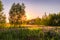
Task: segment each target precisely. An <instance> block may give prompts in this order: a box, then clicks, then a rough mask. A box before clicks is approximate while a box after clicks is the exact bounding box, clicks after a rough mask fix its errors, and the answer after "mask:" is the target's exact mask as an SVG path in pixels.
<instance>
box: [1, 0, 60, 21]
mask: <svg viewBox="0 0 60 40" xmlns="http://www.w3.org/2000/svg"><path fill="white" fill-rule="evenodd" d="M2 2H3V5H4V13H5V14H6V15H7V16H6V17H7V21H8V16H9V14H8V13H9V10H10V8H11V6H12V4H13V3H14V2H15V3H20V4H21V3H24V4H25V7H26V8H25V13H26V15H27V19H33V18H36V17H38V16H39V17H42V16H43V15H44V14H45V12H46V14H47V15H48V14H49V13H58V12H60V0H2Z"/></svg>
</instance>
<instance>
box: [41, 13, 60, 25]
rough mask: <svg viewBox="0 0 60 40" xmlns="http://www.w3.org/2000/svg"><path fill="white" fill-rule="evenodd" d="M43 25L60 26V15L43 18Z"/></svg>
mask: <svg viewBox="0 0 60 40" xmlns="http://www.w3.org/2000/svg"><path fill="white" fill-rule="evenodd" d="M41 24H42V25H48V26H60V13H58V14H55V13H54V14H49V15H48V16H46V17H44V18H42V20H41Z"/></svg>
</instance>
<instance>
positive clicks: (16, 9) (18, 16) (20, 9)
mask: <svg viewBox="0 0 60 40" xmlns="http://www.w3.org/2000/svg"><path fill="white" fill-rule="evenodd" d="M9 16H10V18H9V22H10V24H14V25H16V24H21V23H22V17H23V16H24V17H25V6H24V4H23V3H22V5H20V4H19V3H17V4H15V3H13V5H12V7H11V9H10V13H9Z"/></svg>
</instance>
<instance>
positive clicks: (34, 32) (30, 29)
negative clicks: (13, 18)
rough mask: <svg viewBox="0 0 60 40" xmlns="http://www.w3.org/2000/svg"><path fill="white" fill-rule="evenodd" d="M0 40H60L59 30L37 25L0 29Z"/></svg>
mask: <svg viewBox="0 0 60 40" xmlns="http://www.w3.org/2000/svg"><path fill="white" fill-rule="evenodd" d="M0 40H60V28H59V27H49V26H39V25H27V26H25V25H24V26H23V25H21V26H20V27H10V28H2V29H0Z"/></svg>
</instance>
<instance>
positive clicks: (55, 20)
mask: <svg viewBox="0 0 60 40" xmlns="http://www.w3.org/2000/svg"><path fill="white" fill-rule="evenodd" d="M3 10H4V8H3V4H2V1H0V25H2V24H5V23H6V15H5V14H4V12H3ZM9 23H10V24H12V25H20V24H23V23H26V24H35V25H36V24H37V25H48V26H60V12H59V13H57V14H56V13H52V14H49V15H45V16H44V17H42V18H39V17H38V18H36V19H32V20H28V21H26V15H25V5H24V3H22V4H19V3H17V4H15V3H13V4H12V7H11V8H10V11H9Z"/></svg>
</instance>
